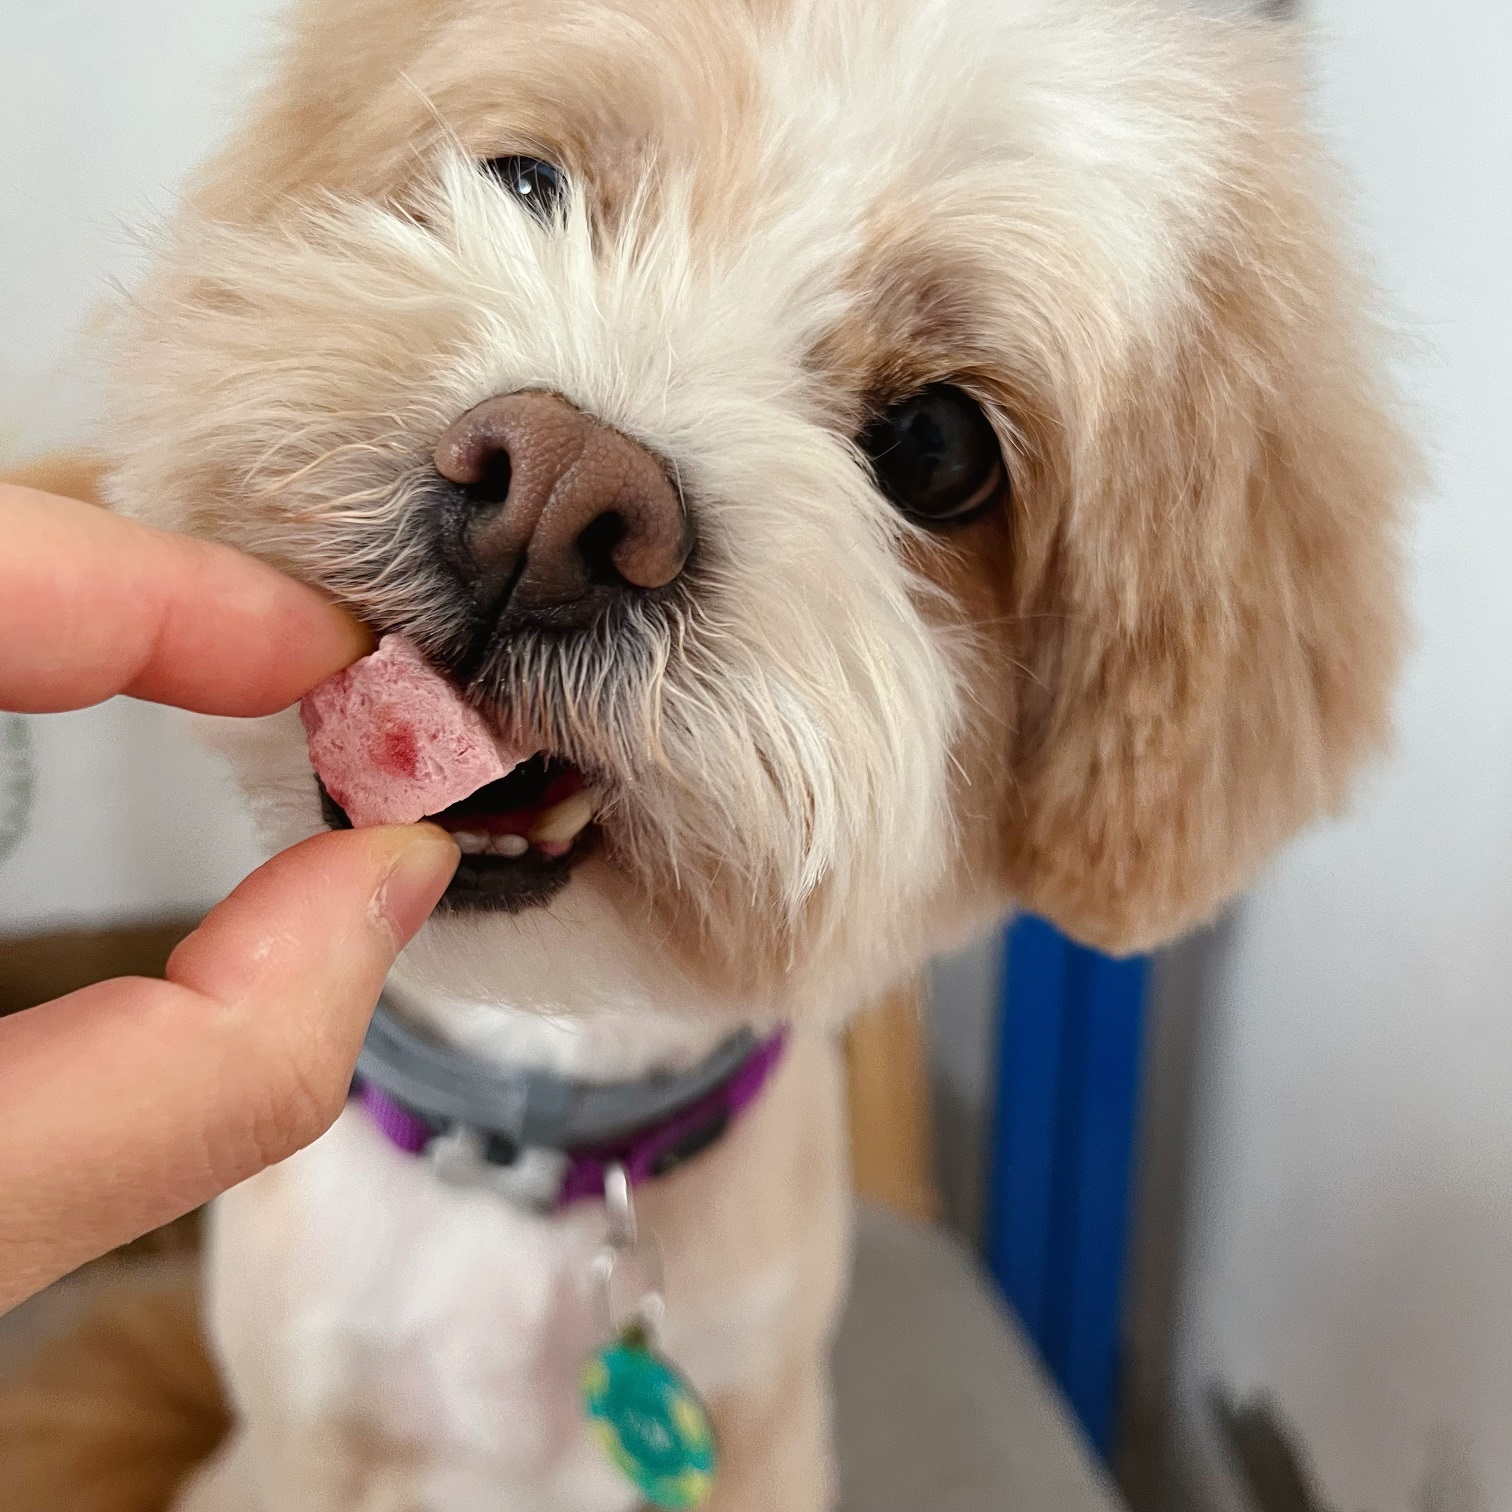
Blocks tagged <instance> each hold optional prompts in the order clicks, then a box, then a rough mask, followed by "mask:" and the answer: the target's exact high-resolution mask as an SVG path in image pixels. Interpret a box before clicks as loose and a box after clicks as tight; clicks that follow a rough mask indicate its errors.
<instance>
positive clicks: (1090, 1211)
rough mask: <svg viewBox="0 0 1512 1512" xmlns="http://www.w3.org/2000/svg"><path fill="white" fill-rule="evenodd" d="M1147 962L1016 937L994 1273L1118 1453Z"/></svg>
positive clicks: (1039, 937) (1079, 1408)
mask: <svg viewBox="0 0 1512 1512" xmlns="http://www.w3.org/2000/svg"><path fill="white" fill-rule="evenodd" d="M1148 976H1149V962H1148V959H1147V958H1145V957H1134V958H1131V959H1128V960H1115V959H1113V958H1112V957H1109V956H1105V955H1101V954H1099V953H1098V952H1097V951H1094V950H1089V949H1087V948H1086V947H1085V946H1082V945H1077V944H1075V943H1073V942H1072V941H1070V940H1068V939H1067V938H1066V937H1065V936H1064V935H1062V934H1061V933H1059V931H1057V930H1055V929H1054V928H1052V927H1051V926H1050V925H1049V924H1046V923H1044V922H1043V921H1042V920H1040V919H1035V918H1028V917H1026V918H1022V919H1019V920H1018V921H1017V922H1015V923H1014V924H1013V925H1012V926H1011V927H1010V929H1009V931H1008V942H1007V950H1006V961H1005V966H1004V971H1003V982H1002V994H1001V997H1002V1001H1001V1009H1000V1019H999V1037H998V1065H997V1107H996V1111H995V1115H994V1126H993V1141H992V1149H991V1151H990V1160H989V1177H988V1192H987V1204H986V1208H987V1225H986V1228H987V1260H988V1265H989V1266H990V1268H991V1270H992V1272H993V1274H994V1275H995V1276H996V1277H997V1280H998V1283H999V1285H1000V1286H1001V1287H1002V1288H1003V1291H1004V1293H1005V1295H1006V1296H1007V1297H1008V1299H1009V1301H1010V1302H1011V1303H1012V1304H1013V1307H1014V1309H1015V1310H1016V1311H1017V1313H1018V1315H1019V1317H1020V1318H1021V1319H1022V1321H1023V1324H1024V1327H1025V1329H1026V1330H1027V1331H1028V1333H1029V1334H1030V1336H1031V1337H1032V1338H1033V1339H1034V1341H1035V1344H1036V1345H1037V1346H1038V1348H1039V1351H1040V1353H1041V1355H1042V1356H1043V1357H1044V1360H1045V1363H1046V1365H1047V1367H1048V1368H1049V1371H1050V1373H1051V1375H1052V1376H1053V1377H1054V1378H1055V1380H1056V1381H1057V1382H1058V1383H1059V1385H1060V1387H1061V1390H1062V1391H1063V1392H1064V1393H1065V1396H1066V1398H1067V1400H1068V1401H1069V1402H1070V1404H1071V1407H1072V1409H1073V1411H1074V1412H1075V1413H1076V1415H1077V1417H1078V1418H1079V1419H1080V1420H1081V1423H1082V1426H1083V1427H1084V1428H1085V1430H1086V1432H1087V1435H1088V1437H1089V1438H1090V1439H1091V1441H1092V1443H1093V1444H1094V1445H1095V1446H1096V1448H1097V1449H1098V1451H1099V1452H1100V1453H1101V1454H1102V1455H1103V1456H1104V1457H1107V1456H1108V1455H1109V1454H1110V1453H1111V1451H1112V1447H1113V1431H1114V1410H1115V1405H1116V1397H1117V1385H1118V1357H1119V1330H1120V1321H1121V1315H1122V1307H1123V1296H1124V1267H1125V1260H1126V1255H1127V1249H1128V1233H1129V1219H1130V1214H1129V1199H1130V1192H1131V1188H1132V1178H1133V1169H1134V1157H1135V1147H1136V1134H1137V1120H1138V1114H1139V1082H1140V1053H1141V1045H1142V1040H1143V1028H1144V1011H1145V989H1146V984H1147V981H1148Z"/></svg>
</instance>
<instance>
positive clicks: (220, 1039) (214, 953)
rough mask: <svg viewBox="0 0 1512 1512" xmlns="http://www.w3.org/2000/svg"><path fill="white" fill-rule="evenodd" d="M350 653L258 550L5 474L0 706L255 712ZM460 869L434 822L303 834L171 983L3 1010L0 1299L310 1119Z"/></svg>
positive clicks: (110, 1240)
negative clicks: (165, 528)
mask: <svg viewBox="0 0 1512 1512" xmlns="http://www.w3.org/2000/svg"><path fill="white" fill-rule="evenodd" d="M369 649H371V648H370V644H369V642H368V639H367V636H366V633H365V632H364V631H363V630H362V629H361V628H360V627H359V626H358V625H357V624H356V623H355V622H354V621H352V620H351V619H349V618H347V617H346V616H345V615H344V614H342V613H341V612H340V611H339V610H337V609H336V608H334V607H333V606H331V605H330V604H328V603H326V602H325V600H323V599H322V598H321V597H320V596H319V595H318V594H317V593H315V592H314V591H313V590H312V589H309V588H306V587H304V586H302V585H301V584H298V583H295V582H293V581H292V580H290V579H288V578H285V577H283V576H281V575H280V574H279V573H277V572H275V571H274V570H273V569H272V568H271V567H268V566H266V565H265V564H263V563H261V562H257V561H254V560H252V559H251V558H249V557H244V556H241V555H240V554H238V553H237V552H234V551H232V550H230V549H229V548H227V547H224V546H217V545H212V544H209V543H207V542H203V541H196V540H191V539H189V538H187V537H182V536H175V535H170V534H167V533H165V532H162V531H157V530H152V529H149V528H148V527H146V526H144V525H139V524H136V523H134V522H132V521H129V520H124V519H120V518H118V517H116V516H113V515H110V514H107V513H105V512H104V511H102V510H99V509H96V508H94V507H92V506H90V505H87V504H81V503H78V502H76V501H74V500H69V499H59V498H55V497H53V496H51V495H48V494H41V493H36V492H33V491H32V490H29V489H21V488H7V487H4V486H0V709H7V710H12V711H16V712H21V713H43V712H57V711H60V710H64V709H77V708H83V707H84V706H86V705H88V704H92V703H97V702H99V701H100V700H102V699H105V698H109V697H111V696H112V695H113V694H117V693H128V694H131V695H133V696H134V697H137V698H145V699H151V700H153V701H155V702H159V703H171V704H177V705H179V706H181V707H183V708H186V709H194V710H198V711H200V712H203V713H211V714H237V715H258V714H270V713H273V712H275V711H276V710H278V709H281V708H284V707H286V706H287V705H289V704H290V703H292V702H294V700H295V699H297V698H299V697H300V696H301V695H302V694H304V693H306V692H307V691H308V690H309V689H310V688H311V687H313V686H314V685H315V684H316V683H318V682H319V681H321V679H322V678H324V677H326V676H328V675H329V674H330V673H332V672H335V671H337V670H338V669H339V668H341V667H343V666H345V665H347V664H348V663H350V662H352V661H355V660H356V659H357V658H358V657H359V656H362V655H363V654H364V653H365V652H366V651H368V650H369ZM457 860H458V853H457V848H456V845H455V844H454V843H453V841H452V840H451V838H450V836H448V835H446V834H444V833H443V832H442V831H441V830H440V829H437V828H435V827H434V826H431V825H410V826H402V827H400V826H395V827H388V828H375V829H364V830H348V831H343V832H341V833H333V834H327V835H321V836H318V837H316V838H315V839H313V840H307V841H306V842H305V843H304V844H302V845H297V846H295V847H294V848H293V849H292V850H288V851H285V852H284V853H283V854H282V855H280V856H277V857H275V858H274V859H273V860H272V861H270V862H268V863H267V865H266V866H263V867H262V868H260V869H259V870H258V871H256V872H254V873H253V874H252V876H250V877H249V878H247V880H246V881H245V882H243V883H242V884H241V886H240V887H238V888H237V889H236V890H235V892H233V893H232V894H231V896H230V897H229V898H227V899H226V900H225V901H224V902H223V903H221V904H220V905H219V906H218V907H216V908H215V909H214V910H213V911H212V912H211V914H210V915H209V917H208V918H207V919H206V920H205V922H204V923H203V924H202V925H201V926H200V928H199V929H197V930H196V931H195V932H194V933H193V934H192V935H190V936H189V938H188V939H187V940H185V941H184V943H183V944H182V945H180V946H179V948H178V949H177V950H176V951H175V952H174V954H173V957H172V959H171V960H170V961H169V963H168V974H167V980H166V981H149V980H146V979H142V978H123V979H121V980H119V981H112V982H101V983H98V984H97V985H95V986H93V987H86V988H84V989H82V990H81V991H79V992H73V993H70V994H69V995H68V996H67V997H63V998H59V999H58V1000H57V1001H56V1002H52V1003H45V1004H43V1005H42V1006H41V1007H39V1008H33V1009H30V1010H28V1011H26V1012H24V1013H20V1014H16V1015H14V1016H12V1017H10V1018H6V1019H0V1131H3V1134H0V1312H3V1311H4V1310H5V1309H6V1308H7V1307H10V1306H12V1305H13V1304H14V1303H16V1302H19V1301H20V1300H21V1299H22V1298H24V1297H26V1296H29V1295H30V1294H31V1293H32V1292H34V1291H37V1290H40V1289H41V1288H42V1287H43V1286H45V1285H46V1284H47V1283H48V1282H50V1281H53V1280H55V1279H56V1278H57V1277H59V1276H61V1275H63V1274H65V1273H66V1272H67V1271H69V1270H72V1269H73V1268H74V1267H75V1266H77V1265H80V1264H82V1263H83V1262H85V1261H86V1260H89V1259H92V1258H94V1257H95V1256H97V1255H100V1254H103V1253H105V1252H106V1251H107V1250H110V1249H113V1248H114V1247H115V1246H117V1245H119V1244H122V1243H125V1242H126V1241H128V1240H130V1239H132V1238H135V1237H136V1236H137V1235H139V1234H143V1233H146V1232H147V1231H149V1230H150V1229H153V1228H156V1227H158V1226H159V1225H161V1224H163V1223H166V1222H168V1221H170V1220H171V1219H173V1218H176V1217H178V1216H180V1215H181V1214H183V1213H186V1212H189V1211H191V1210H192V1209H193V1208H195V1207H198V1206H199V1205H200V1204H201V1203H202V1202H204V1201H206V1200H207V1199H208V1198H210V1197H213V1196H215V1195H216V1194H217V1193H219V1192H222V1191H225V1190H226V1189H227V1188H228V1187H231V1186H234V1185H235V1184H236V1183H237V1182H239V1181H244V1180H245V1179H246V1178H247V1177H249V1176H251V1175H254V1174H255V1173H256V1172H257V1171H259V1170H261V1169H263V1167H265V1166H268V1165H271V1164H273V1163H274V1162H275V1161H279V1160H282V1159H284V1158H285V1157H286V1156H288V1155H291V1154H293V1153H294V1152H295V1151H296V1150H298V1149H301V1148H302V1147H303V1146H304V1145H306V1144H308V1143H309V1142H310V1141H311V1140H313V1139H315V1138H316V1137H317V1136H318V1135H319V1134H321V1133H322V1132H324V1130H325V1129H326V1128H327V1127H329V1125H330V1124H331V1123H332V1121H333V1120H334V1119H335V1117H336V1115H337V1113H339V1112H340V1110H341V1108H342V1106H343V1104H344V1102H345V1100H346V1094H347V1089H348V1085H349V1083H350V1079H351V1074H352V1068H353V1066H354V1065H355V1063H356V1059H357V1052H358V1049H359V1048H360V1046H361V1043H362V1037H363V1034H364V1032H365V1031H366V1028H367V1022H368V1019H369V1017H370V1016H371V1014H372V1011H373V1005H374V1003H375V1002H376V1001H377V998H378V994H379V991H380V990H381V989H382V986H383V981H384V978H385V976H386V975H387V973H388V969H389V967H390V965H391V964H392V963H393V960H394V956H395V954H396V953H397V951H398V950H400V949H401V948H402V947H403V946H404V944H405V943H406V942H407V941H408V940H409V939H410V937H411V936H412V935H413V934H414V933H415V931H416V930H418V929H419V928H420V926H421V924H422V923H424V921H425V919H426V918H427V916H428V915H429V914H430V911H431V909H432V908H434V907H435V905H436V902H437V900H438V899H439V898H440V896H441V894H442V892H443V891H444V890H445V888H446V884H447V883H448V882H449V881H450V880H451V876H452V873H453V871H454V870H455V869H456V865H457Z"/></svg>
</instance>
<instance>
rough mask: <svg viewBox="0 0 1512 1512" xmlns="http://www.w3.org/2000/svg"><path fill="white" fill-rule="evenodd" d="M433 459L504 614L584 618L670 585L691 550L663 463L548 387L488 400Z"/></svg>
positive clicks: (486, 603) (467, 548)
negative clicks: (460, 507) (454, 491)
mask: <svg viewBox="0 0 1512 1512" xmlns="http://www.w3.org/2000/svg"><path fill="white" fill-rule="evenodd" d="M435 462H436V468H437V471H439V472H440V473H441V475H442V476H443V477H445V478H448V479H449V480H450V481H451V482H453V483H455V484H456V485H457V486H458V487H459V489H460V490H461V492H462V497H463V500H464V506H465V507H464V517H463V519H462V521H461V531H460V537H461V539H460V544H461V546H462V548H463V552H464V554H465V555H466V557H468V558H470V561H471V563H472V565H473V566H474V567H475V568H476V573H477V587H478V588H479V590H480V598H481V601H482V606H483V607H485V608H486V609H487V611H488V612H489V613H491V614H492V615H494V616H496V617H497V618H499V620H500V621H501V622H505V621H510V622H515V623H519V622H522V621H523V620H525V619H529V618H532V617H534V618H537V619H542V620H546V621H549V622H550V623H552V624H556V625H563V626H572V625H576V624H580V623H582V622H583V621H584V620H586V619H587V618H589V617H590V616H591V614H592V613H593V612H596V610H597V609H598V608H599V607H601V606H602V604H603V603H604V602H605V600H606V599H607V598H609V597H611V596H613V595H615V594H621V593H624V592H627V591H634V590H644V589H650V588H664V587H666V586H667V584H668V583H670V582H672V581H673V580H674V579H675V578H676V577H677V576H678V574H679V573H680V572H681V571H682V570H683V566H684V565H685V564H686V562H687V560H688V554H689V552H690V551H691V550H692V545H693V541H692V532H691V529H690V527H689V523H688V518H687V513H686V511H685V510H684V509H683V506H682V501H681V500H680V499H679V498H678V496H677V492H676V491H675V490H674V489H673V487H672V485H671V483H670V482H669V481H668V480H667V475H666V473H665V472H664V471H663V470H662V467H661V465H660V463H658V462H657V460H656V459H655V458H654V457H653V456H652V455H651V453H650V452H648V451H647V450H646V449H645V448H644V447H641V446H638V445H636V443H635V442H633V441H631V440H630V439H629V438H628V437H626V436H624V435H622V434H621V433H620V432H619V431H616V430H611V429H609V427H608V426H605V425H600V424H599V423H598V422H597V421H595V420H592V419H590V418H589V417H588V416H587V415H585V414H584V413H583V412H582V411H581V410H579V409H577V408H575V407H574V406H573V405H571V404H569V403H568V402H567V401H566V400H565V399H562V398H560V397H558V396H557V395H555V394H542V393H519V394H506V395H503V396H501V397H499V398H497V399H488V400H485V401H484V403H482V404H480V405H479V406H478V407H477V408H476V409H474V410H470V411H469V412H468V413H467V414H465V415H463V417H462V418H461V419H460V420H458V421H457V422H456V424H455V425H453V426H452V427H451V429H450V430H449V431H447V433H446V434H445V435H444V436H443V437H442V438H441V441H440V444H439V445H438V446H437V447H436V455H435Z"/></svg>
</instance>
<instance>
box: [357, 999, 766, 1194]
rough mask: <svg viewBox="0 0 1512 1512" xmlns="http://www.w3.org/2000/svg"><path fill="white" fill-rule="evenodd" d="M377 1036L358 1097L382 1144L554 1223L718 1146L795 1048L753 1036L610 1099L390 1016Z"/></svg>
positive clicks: (599, 1089)
mask: <svg viewBox="0 0 1512 1512" xmlns="http://www.w3.org/2000/svg"><path fill="white" fill-rule="evenodd" d="M380 1020H381V1022H380ZM374 1025H375V1029H374V1031H373V1032H370V1034H369V1038H368V1043H367V1044H366V1045H365V1046H364V1049H363V1058H362V1060H361V1061H360V1062H359V1064H358V1076H357V1080H356V1081H355V1082H354V1084H353V1092H354V1096H356V1097H357V1099H358V1100H359V1101H360V1102H361V1104H362V1106H363V1107H364V1108H365V1109H366V1111H367V1113H368V1115H369V1116H370V1117H371V1118H372V1120H373V1123H374V1125H375V1126H376V1127H377V1128H378V1130H379V1132H380V1133H382V1134H383V1136H384V1137H385V1138H386V1139H387V1140H388V1141H389V1142H390V1143H391V1144H392V1145H394V1146H395V1147H396V1148H398V1149H400V1150H403V1151H404V1152H405V1153H406V1154H410V1155H426V1156H428V1157H429V1158H430V1159H431V1161H432V1163H433V1165H434V1166H435V1168H436V1170H437V1172H438V1174H440V1175H441V1176H442V1177H443V1178H444V1179H447V1180H450V1181H456V1182H460V1183H462V1184H466V1185H470V1186H488V1187H492V1188H494V1189H495V1190H498V1191H500V1192H502V1193H503V1194H504V1195H506V1196H509V1197H511V1198H512V1199H514V1200H516V1201H519V1202H522V1203H523V1204H525V1205H527V1206H530V1207H534V1208H538V1209H542V1210H545V1211H553V1210H557V1209H560V1208H564V1207H567V1206H570V1205H571V1204H573V1203H576V1202H582V1201H587V1200H601V1199H602V1198H603V1195H604V1181H605V1178H606V1176H607V1174H608V1172H609V1170H610V1169H611V1168H612V1167H613V1166H615V1165H622V1166H623V1167H624V1168H625V1173H626V1175H627V1176H628V1177H629V1179H630V1184H631V1185H632V1186H641V1185H644V1184H645V1183H646V1182H648V1181H654V1180H656V1178H657V1177H659V1176H665V1175H667V1174H668V1173H670V1172H671V1171H674V1170H676V1169H677V1168H678V1167H679V1166H682V1165H685V1164H687V1163H688V1162H689V1161H691V1160H693V1159H695V1158H696V1157H697V1156H698V1155H700V1154H702V1153H703V1152H704V1151H705V1150H707V1149H710V1148H711V1147H712V1146H714V1145H715V1144H717V1143H718V1142H719V1140H720V1139H721V1138H723V1136H724V1135H725V1133H726V1132H727V1131H728V1130H729V1129H730V1128H731V1127H732V1126H733V1125H734V1124H735V1123H736V1122H737V1121H738V1120H739V1118H740V1117H741V1115H742V1114H743V1113H745V1112H746V1111H747V1109H749V1108H750V1107H751V1105H752V1104H753V1103H754V1102H755V1101H756V1099H757V1098H758V1097H759V1096H760V1095H761V1092H762V1090H763V1088H764V1087H765V1086H766V1084H767V1082H768V1081H769V1080H770V1079H771V1076H772V1073H773V1072H774V1071H775V1070H776V1068H777V1066H778V1064H779V1062H780V1061H781V1059H782V1053H783V1049H784V1047H785V1045H786V1038H787V1036H786V1033H785V1031H781V1030H779V1031H778V1032H777V1033H775V1034H773V1035H771V1036H769V1037H768V1038H766V1039H757V1038H756V1036H755V1035H753V1034H750V1033H749V1032H743V1033H741V1034H739V1035H737V1036H735V1037H734V1038H733V1039H731V1040H728V1041H726V1042H725V1043H724V1044H723V1045H721V1046H720V1047H719V1048H718V1049H717V1050H716V1051H715V1052H714V1054H713V1055H711V1056H710V1057H709V1058H708V1059H707V1060H706V1061H704V1062H703V1063H702V1064H701V1065H699V1066H696V1067H694V1068H693V1069H692V1070H691V1071H688V1072H684V1073H679V1074H677V1075H658V1076H654V1077H650V1078H646V1079H645V1080H643V1081H641V1082H634V1083H622V1084H618V1085H614V1086H609V1087H603V1086H598V1085H595V1084H586V1083H577V1082H571V1081H567V1080H566V1079H563V1078H557V1077H551V1076H547V1075H545V1074H543V1073H539V1072H530V1073H511V1072H501V1071H498V1070H497V1069H495V1068H492V1067H488V1066H484V1065H483V1064H482V1063H481V1062H478V1061H475V1060H473V1059H472V1058H471V1057H467V1056H463V1055H462V1054H461V1053H460V1052H458V1051H455V1050H452V1049H450V1048H449V1047H443V1046H439V1045H437V1044H436V1043H435V1042H434V1041H430V1040H425V1039H422V1038H421V1037H420V1036H418V1035H417V1034H416V1032H415V1031H414V1030H413V1029H412V1028H411V1027H410V1026H408V1025H406V1024H404V1023H403V1022H402V1021H401V1020H398V1019H396V1018H395V1017H394V1015H393V1014H392V1013H390V1012H389V1011H388V1010H387V1009H386V1008H383V1009H380V1013H379V1015H378V1016H376V1017H375V1020H374ZM448 1071H450V1075H448ZM522 1088H524V1089H525V1090H524V1092H523V1093H522V1092H521V1089H522ZM532 1098H533V1099H534V1108H535V1112H534V1116H532V1112H531V1108H532ZM637 1108H641V1109H644V1110H645V1111H646V1113H647V1115H648V1116H647V1117H645V1118H644V1119H638V1118H635V1117H634V1112H635V1110H636V1109H637ZM543 1110H544V1111H543ZM480 1115H482V1116H480ZM627 1119H629V1120H630V1123H629V1126H625V1127H616V1126H615V1125H616V1124H619V1125H623V1124H624V1123H625V1121H626V1120H627ZM595 1124H597V1125H599V1126H600V1127H599V1128H598V1129H595V1127H594V1126H595ZM553 1125H555V1126H556V1127H555V1128H554V1127H553ZM604 1125H608V1127H604ZM558 1129H560V1136H559V1137H556V1138H553V1137H551V1136H553V1135H554V1134H557V1130H558ZM542 1136H546V1137H545V1138H544V1139H543V1137H542Z"/></svg>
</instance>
